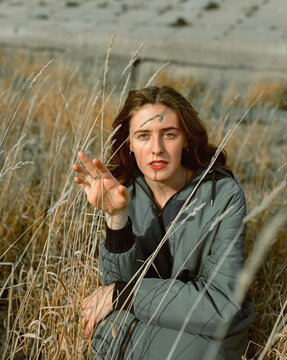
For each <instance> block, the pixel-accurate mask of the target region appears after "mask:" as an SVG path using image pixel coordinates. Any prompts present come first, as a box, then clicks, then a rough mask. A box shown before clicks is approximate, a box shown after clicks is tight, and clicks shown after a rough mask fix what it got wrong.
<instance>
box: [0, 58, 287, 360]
mask: <svg viewBox="0 0 287 360" xmlns="http://www.w3.org/2000/svg"><path fill="white" fill-rule="evenodd" d="M46 64H48V60H47V61H46V62H44V61H40V60H39V61H38V60H37V61H36V60H31V59H30V58H29V57H27V56H26V55H24V54H21V53H19V54H15V56H9V57H8V56H6V54H5V53H2V54H0V186H1V192H0V196H1V201H0V256H1V258H0V267H1V288H2V290H1V299H0V300H1V302H0V327H1V332H0V336H1V338H0V347H1V346H2V348H1V353H2V354H3V359H40V358H41V359H85V358H87V356H88V355H87V354H88V351H89V343H88V342H86V341H85V340H84V338H83V337H82V335H81V329H80V326H79V323H78V318H79V315H78V314H79V311H80V308H81V300H82V299H83V297H85V296H87V295H88V294H90V292H91V290H93V289H94V288H95V287H97V286H98V284H99V277H98V272H99V270H98V261H97V254H98V244H99V240H100V239H101V237H102V235H103V215H102V214H101V213H100V212H99V211H95V210H94V209H92V208H91V207H90V206H89V205H88V203H87V201H86V199H85V197H84V195H83V193H82V192H81V191H79V189H78V188H77V186H76V184H74V182H73V177H74V174H73V171H72V169H71V167H72V164H73V163H74V162H75V161H76V154H77V151H79V150H84V151H86V152H87V153H88V154H89V155H90V156H101V157H102V158H103V159H105V160H107V158H106V154H107V150H108V147H109V141H108V137H109V134H110V129H111V123H112V120H113V117H114V115H115V114H116V112H117V109H118V108H119V106H120V104H121V103H122V101H123V98H124V95H125V93H126V92H127V89H128V86H129V85H128V82H127V83H126V86H124V87H122V85H121V88H120V87H119V86H117V87H116V88H115V89H114V85H115V84H110V83H109V77H108V76H109V72H108V61H107V63H106V66H105V69H104V71H103V73H102V74H96V73H93V71H92V70H91V72H90V73H88V74H87V73H86V74H83V73H81V71H80V70H79V67H78V68H77V67H75V68H73V67H68V66H66V65H65V64H64V63H61V62H57V61H55V62H51V63H49V65H48V66H45V65H46ZM129 71H130V67H129V68H128V69H126V71H125V72H124V74H122V75H121V74H119V76H118V77H119V79H120V78H121V79H120V81H119V84H122V83H124V80H125V79H127V81H128V73H129ZM148 80H149V77H148V76H147V78H146V83H147V82H148ZM154 83H157V84H166V83H168V84H170V83H171V84H173V85H175V86H176V88H177V89H178V90H180V91H182V92H183V93H184V94H185V95H186V96H187V97H188V98H189V99H190V101H191V103H192V104H193V105H194V107H195V108H196V109H197V111H198V112H199V114H200V117H201V118H202V119H203V120H204V121H205V122H206V123H207V125H208V128H209V133H210V136H211V138H212V140H213V142H214V143H215V144H219V143H220V142H221V140H222V139H223V138H224V136H225V135H226V134H227V133H228V131H229V130H232V129H234V127H235V126H236V124H238V122H239V120H241V121H240V124H239V126H238V127H237V128H236V130H235V132H234V133H233V134H232V135H231V136H230V139H229V141H228V143H227V144H226V146H225V149H226V150H227V152H228V154H229V163H230V164H231V166H232V168H233V169H234V171H235V174H236V177H237V179H238V180H239V181H240V183H241V185H242V186H243V188H244V190H245V193H246V197H247V204H248V233H247V245H246V250H247V258H248V259H249V260H248V259H247V265H246V271H245V273H244V274H245V275H244V274H243V276H242V279H241V280H242V283H241V285H242V288H244V287H249V292H250V295H251V297H252V299H253V302H254V305H255V308H256V312H257V318H256V321H255V323H254V324H253V326H252V328H251V332H250V346H249V347H248V349H247V350H246V359H248V360H251V359H278V360H279V359H280V360H283V359H286V357H287V325H286V322H287V315H286V314H287V279H286V258H287V242H286V235H287V226H286V220H287V217H286V204H287V198H286V168H287V167H286V165H287V163H286V154H287V151H286V150H287V142H286V135H285V134H284V131H285V133H286V129H285V128H284V121H282V119H284V115H285V123H286V107H287V105H286V93H287V91H286V88H284V85H282V84H280V83H270V82H269V83H265V82H262V83H259V82H257V83H250V84H249V85H248V86H246V87H245V88H237V86H236V84H231V83H225V84H224V86H222V87H218V88H211V87H209V86H208V84H203V83H201V82H199V81H194V80H193V79H173V78H171V77H170V75H168V74H166V73H160V74H159V75H158V76H157V77H156V78H155V80H154ZM143 85H144V84H143ZM111 92H112V94H111ZM250 259H251V260H250ZM246 273H247V276H246Z"/></svg>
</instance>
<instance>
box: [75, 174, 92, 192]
mask: <svg viewBox="0 0 287 360" xmlns="http://www.w3.org/2000/svg"><path fill="white" fill-rule="evenodd" d="M74 181H75V183H77V184H78V185H80V187H81V188H82V189H84V190H85V192H86V193H88V192H89V191H90V188H91V186H90V184H89V183H88V182H86V181H84V180H82V179H81V178H79V177H77V176H76V177H75V178H74Z"/></svg>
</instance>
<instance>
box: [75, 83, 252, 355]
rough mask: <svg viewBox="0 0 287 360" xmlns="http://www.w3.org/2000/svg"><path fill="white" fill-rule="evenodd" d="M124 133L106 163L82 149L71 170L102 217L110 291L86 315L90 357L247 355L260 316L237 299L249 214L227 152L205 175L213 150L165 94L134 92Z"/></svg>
mask: <svg viewBox="0 0 287 360" xmlns="http://www.w3.org/2000/svg"><path fill="white" fill-rule="evenodd" d="M119 125H120V127H119ZM117 127H119V129H118V130H117V132H116V133H115V135H114V137H113V145H112V149H111V150H112V151H111V154H110V160H109V162H108V164H107V166H105V165H104V164H103V163H101V162H100V161H99V160H97V159H94V160H92V161H90V160H89V159H88V158H87V156H86V155H85V154H84V153H79V154H78V157H79V159H80V160H81V162H82V163H83V167H81V166H78V165H74V166H73V169H74V170H75V171H76V172H77V173H79V175H81V177H76V178H75V182H76V183H77V184H79V185H80V186H81V187H82V188H83V189H84V191H85V192H86V195H87V198H88V201H89V202H90V204H91V205H92V206H95V207H97V208H100V209H102V210H103V211H104V213H105V216H106V237H105V239H103V241H102V243H101V248H100V270H101V282H102V285H103V286H101V287H99V288H97V289H96V290H95V291H94V292H93V293H92V294H91V295H90V296H89V297H87V298H86V299H84V302H83V310H82V327H83V333H84V334H85V335H91V334H92V333H93V338H92V346H93V350H94V351H93V355H92V356H93V359H136V360H138V359H151V360H154V359H155V360H156V359H181V360H183V359H189V360H190V359H193V360H196V359H200V360H202V359H208V360H210V359H228V360H230V359H231V360H236V359H238V360H239V359H241V356H242V354H243V353H244V351H245V348H246V345H247V333H248V327H249V325H250V324H251V322H252V321H253V319H254V312H253V308H252V305H251V303H250V301H248V300H246V301H245V302H244V304H243V305H241V304H238V303H236V301H235V299H234V298H233V292H234V288H235V285H236V280H237V276H238V273H239V271H240V270H241V268H242V266H243V259H244V242H245V228H244V226H243V225H242V220H243V218H244V216H245V211H246V208H245V197H244V193H243V191H242V189H241V188H240V186H239V185H238V183H237V181H236V180H235V179H234V177H233V174H232V172H231V171H230V170H229V169H228V167H227V165H226V155H225V153H224V152H220V153H219V155H218V157H217V159H216V161H215V163H214V164H213V166H212V168H211V169H210V170H209V171H208V172H207V171H206V169H207V168H208V166H209V163H210V162H211V160H212V158H213V156H214V155H215V153H216V150H217V148H216V147H214V146H212V145H211V144H209V142H208V136H207V131H206V129H205V127H204V125H203V124H202V122H201V121H200V120H199V118H198V116H197V113H196V112H195V110H194V109H193V107H192V106H191V104H190V103H189V102H188V101H187V100H186V99H185V98H184V97H183V96H182V95H180V94H179V93H178V92H176V91H175V90H173V89H172V88H170V87H166V86H164V87H149V88H145V89H142V90H138V91H130V93H129V94H128V97H127V99H126V101H125V104H124V105H123V107H122V109H121V111H120V113H119V114H118V116H117V117H116V119H115V121H114V123H113V128H114V129H116V128H117ZM83 178H84V179H83ZM162 239H163V240H164V241H162ZM161 241H162V243H161V244H160V242H161ZM159 244H160V245H159Z"/></svg>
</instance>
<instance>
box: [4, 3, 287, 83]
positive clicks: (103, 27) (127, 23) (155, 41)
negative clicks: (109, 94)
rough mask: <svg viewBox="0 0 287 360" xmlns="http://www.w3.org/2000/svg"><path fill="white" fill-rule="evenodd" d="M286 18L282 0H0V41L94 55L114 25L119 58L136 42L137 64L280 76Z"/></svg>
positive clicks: (285, 73)
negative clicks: (140, 61)
mask: <svg viewBox="0 0 287 360" xmlns="http://www.w3.org/2000/svg"><path fill="white" fill-rule="evenodd" d="M286 19H287V0H214V1H209V0H208V1H207V0H90V1H88V0H73V1H72V0H71V1H68V0H67V1H64V0H44V1H40V0H37V1H36V0H22V1H21V0H18V1H17V0H2V1H1V0H0V48H1V47H2V48H4V47H6V48H7V47H8V48H9V47H15V46H17V47H18V46H20V47H26V48H30V49H38V50H39V49H48V50H49V49H50V50H53V51H65V52H67V53H75V52H76V51H77V52H78V53H80V54H81V55H82V56H95V57H97V56H99V57H101V56H104V54H105V53H106V50H107V45H108V43H109V39H110V37H111V34H112V32H115V34H116V39H115V43H114V47H113V54H114V55H115V56H118V58H119V59H122V61H127V59H128V58H129V57H130V56H131V55H132V54H133V53H134V51H135V50H136V49H137V48H138V47H139V45H140V44H141V42H144V47H143V49H142V51H141V53H140V57H141V59H143V62H142V63H141V66H142V69H143V68H144V67H145V66H146V67H147V66H151V67H152V66H156V67H159V66H160V64H162V63H164V62H166V61H169V62H170V63H171V64H172V66H174V71H178V72H179V73H182V74H185V73H186V72H188V73H197V74H201V75H203V74H205V75H207V76H209V74H210V71H212V74H217V75H219V76H220V74H222V73H225V72H226V71H227V72H228V71H230V72H232V73H235V74H236V73H237V74H240V76H247V77H248V76H249V75H250V74H253V75H258V76H266V77H271V78H276V79H281V78H282V79H285V80H286V81H287V20H286ZM171 68H172V67H171Z"/></svg>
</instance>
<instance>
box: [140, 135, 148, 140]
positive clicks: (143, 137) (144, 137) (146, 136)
mask: <svg viewBox="0 0 287 360" xmlns="http://www.w3.org/2000/svg"><path fill="white" fill-rule="evenodd" d="M147 138H148V135H147V134H140V135H139V139H141V140H145V139H147Z"/></svg>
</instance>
